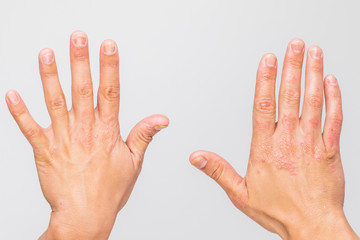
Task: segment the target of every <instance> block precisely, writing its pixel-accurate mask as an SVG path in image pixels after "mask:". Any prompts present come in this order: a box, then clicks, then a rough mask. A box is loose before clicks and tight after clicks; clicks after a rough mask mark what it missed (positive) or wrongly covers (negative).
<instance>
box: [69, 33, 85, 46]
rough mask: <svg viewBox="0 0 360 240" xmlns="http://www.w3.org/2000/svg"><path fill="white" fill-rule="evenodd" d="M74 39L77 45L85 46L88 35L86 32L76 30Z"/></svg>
mask: <svg viewBox="0 0 360 240" xmlns="http://www.w3.org/2000/svg"><path fill="white" fill-rule="evenodd" d="M72 41H73V43H74V45H75V46H77V47H84V46H86V43H87V36H86V34H85V33H84V32H75V33H73V35H72Z"/></svg>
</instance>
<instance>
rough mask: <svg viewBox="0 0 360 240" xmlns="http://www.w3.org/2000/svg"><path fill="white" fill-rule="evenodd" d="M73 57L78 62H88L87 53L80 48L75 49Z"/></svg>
mask: <svg viewBox="0 0 360 240" xmlns="http://www.w3.org/2000/svg"><path fill="white" fill-rule="evenodd" d="M74 58H75V59H76V61H78V62H85V63H87V62H89V57H88V55H87V54H85V53H84V51H83V50H82V49H78V50H77V51H75V52H74Z"/></svg>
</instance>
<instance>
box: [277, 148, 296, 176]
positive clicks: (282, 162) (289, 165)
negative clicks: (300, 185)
mask: <svg viewBox="0 0 360 240" xmlns="http://www.w3.org/2000/svg"><path fill="white" fill-rule="evenodd" d="M274 162H275V167H276V168H278V169H286V170H288V171H289V172H290V174H291V175H293V176H295V175H296V174H297V169H298V163H297V162H295V161H292V160H289V159H288V158H287V157H286V156H284V155H283V154H282V153H277V154H275V161H274Z"/></svg>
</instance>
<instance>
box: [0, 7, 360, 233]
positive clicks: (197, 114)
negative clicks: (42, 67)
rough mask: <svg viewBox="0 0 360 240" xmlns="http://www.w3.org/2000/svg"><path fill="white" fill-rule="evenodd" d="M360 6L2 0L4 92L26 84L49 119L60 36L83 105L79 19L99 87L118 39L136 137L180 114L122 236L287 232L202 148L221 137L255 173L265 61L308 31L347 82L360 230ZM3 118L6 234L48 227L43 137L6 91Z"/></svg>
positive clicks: (62, 59)
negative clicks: (26, 132) (200, 158)
mask: <svg viewBox="0 0 360 240" xmlns="http://www.w3.org/2000/svg"><path fill="white" fill-rule="evenodd" d="M359 7H360V2H359V0H353V1H351V0H342V1H335V0H321V1H320V0H319V1H315V0H302V1H292V0H283V1H280V0H279V1H271V0H251V1H250V0H246V1H245V0H243V1H239V0H237V1H235V0H234V1H227V0H181V1H180V0H178V1H174V0H162V1H160V0H157V1H146V0H132V1H129V0H128V1H124V0H102V1H100V0H87V1H85V0H81V1H79V0H78V1H76V0H61V1H60V0H58V1H53V0H43V1H39V0H37V1H36V0H33V1H26V0H23V1H20V0H12V1H6V0H0V34H1V35H0V95H1V96H4V95H5V92H6V91H7V90H8V89H17V90H18V91H19V92H20V93H21V95H22V97H23V98H24V100H25V102H26V103H27V105H28V107H29V109H30V112H31V113H32V114H33V116H34V118H35V119H36V120H37V121H38V122H39V123H40V124H41V125H42V126H44V127H45V126H47V125H49V123H50V121H49V117H48V114H47V112H46V108H45V104H44V100H43V96H42V86H41V82H40V77H39V74H38V63H37V54H38V52H39V51H40V50H41V49H42V48H45V47H51V48H53V49H54V51H55V54H56V58H57V63H58V68H59V72H60V77H61V83H62V86H63V89H64V91H65V94H66V95H67V99H68V102H69V103H68V105H69V106H70V105H71V104H70V101H71V99H70V98H69V97H70V80H71V79H70V67H69V53H68V52H69V37H70V34H71V32H72V31H74V30H78V29H80V30H84V31H86V32H87V34H88V36H89V39H90V40H89V44H90V54H91V56H90V57H91V65H92V73H93V81H94V85H95V86H97V85H98V72H99V71H98V66H99V64H98V52H99V46H100V44H101V41H102V40H104V39H106V38H111V39H114V40H115V41H116V42H117V43H118V45H119V49H120V58H121V67H120V68H121V111H120V121H121V122H120V123H121V132H122V135H123V137H124V138H125V137H126V136H127V134H128V132H129V131H130V129H131V127H132V126H134V125H135V123H136V122H137V121H139V120H140V119H142V118H143V117H145V116H147V115H150V114H153V113H163V114H166V115H167V116H169V118H170V120H171V124H170V127H169V128H168V129H166V130H164V131H163V132H162V133H160V134H159V135H158V136H156V137H155V139H154V141H153V143H152V144H151V146H150V148H149V151H148V152H147V154H146V158H145V162H144V166H143V171H142V174H141V175H140V177H139V180H138V182H137V184H136V186H135V189H134V192H133V194H132V196H131V198H130V200H129V202H128V203H127V205H126V206H125V208H124V209H123V210H122V211H121V212H120V213H119V215H118V219H117V222H116V224H115V226H114V229H113V232H112V234H111V237H110V239H134V240H135V239H139V240H140V239H154V240H155V239H156V240H165V239H207V240H215V239H279V238H278V237H277V236H275V235H274V234H272V233H268V232H267V231H266V230H263V229H262V228H261V227H260V226H258V225H257V224H256V223H254V222H253V221H252V220H250V219H249V218H248V217H246V216H245V215H243V214H242V213H241V212H240V211H238V210H237V209H236V208H235V207H233V206H232V204H231V203H230V201H229V200H228V199H227V196H226V195H225V194H224V193H223V191H222V189H221V188H220V187H218V186H217V185H216V184H215V183H214V182H213V181H212V180H210V179H209V178H208V177H207V176H205V175H204V174H203V173H201V172H199V171H198V170H196V169H194V168H193V167H192V166H191V165H190V164H189V162H188V156H189V155H190V153H191V152H192V151H194V150H197V149H206V150H212V151H215V152H217V153H219V154H220V155H222V156H223V157H224V158H226V159H227V160H229V161H230V162H231V163H232V164H233V166H235V167H236V169H237V170H238V171H239V172H240V173H241V174H242V175H244V174H245V172H246V166H247V160H248V154H249V145H250V139H251V111H252V100H253V92H254V85H255V73H256V69H257V66H258V62H259V60H260V58H261V56H262V55H263V54H264V53H266V52H273V53H275V54H276V55H277V56H278V58H279V70H281V66H282V60H283V56H284V52H285V49H286V45H287V42H288V41H290V40H291V39H292V38H294V37H300V38H302V39H304V41H305V42H306V44H307V47H308V46H310V45H313V44H316V45H319V46H321V47H322V48H323V50H324V54H325V73H326V74H328V73H333V74H335V75H336V76H337V77H338V79H339V82H340V86H341V89H342V93H343V104H344V117H345V120H344V126H343V132H342V144H341V152H342V159H343V164H344V170H345V177H346V181H347V184H346V199H345V212H346V215H347V217H348V219H349V221H350V223H351V224H352V226H353V228H354V229H355V230H356V231H357V232H358V233H360V225H359V222H360V207H359V204H358V203H359V202H360V191H359V181H360V176H359V171H360V158H359V135H360V124H359V119H360V101H359V88H360V83H359V82H360V78H359V65H360V61H359V54H360V47H359V46H360V34H359V23H360V17H359ZM278 83H279V82H278ZM0 121H1V124H0V154H1V158H0V160H1V161H0V191H1V195H0V226H1V229H0V239H21V240H22V239H36V238H37V237H39V236H40V235H41V234H42V232H43V231H44V230H45V229H46V227H47V224H48V219H49V213H50V208H49V206H48V204H47V202H46V201H45V200H44V198H43V196H42V193H41V189H40V186H39V183H38V179H37V173H36V170H35V165H34V161H33V155H32V149H31V147H30V145H29V144H28V143H27V141H26V140H25V138H24V137H23V136H22V134H21V132H20V131H19V130H18V128H17V126H16V124H15V122H14V121H13V119H12V117H11V116H10V114H9V113H8V111H7V107H6V105H5V101H4V100H2V101H1V102H0Z"/></svg>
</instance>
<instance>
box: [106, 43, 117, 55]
mask: <svg viewBox="0 0 360 240" xmlns="http://www.w3.org/2000/svg"><path fill="white" fill-rule="evenodd" d="M114 53H116V46H115V43H114V42H113V41H106V42H104V54H105V55H113V54H114Z"/></svg>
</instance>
